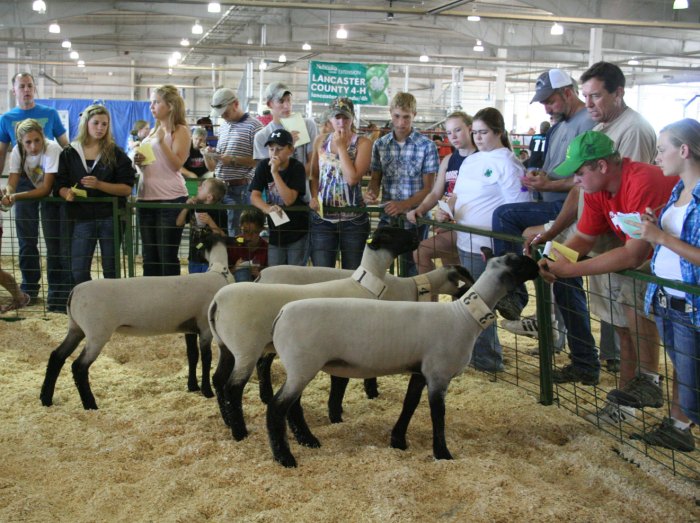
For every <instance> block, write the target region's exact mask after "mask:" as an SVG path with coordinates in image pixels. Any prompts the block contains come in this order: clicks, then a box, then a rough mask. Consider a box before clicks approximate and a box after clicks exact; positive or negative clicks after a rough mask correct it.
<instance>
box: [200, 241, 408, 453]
mask: <svg viewBox="0 0 700 523" xmlns="http://www.w3.org/2000/svg"><path fill="white" fill-rule="evenodd" d="M417 245H418V238H417V236H416V234H415V232H413V231H407V230H404V229H398V228H389V227H382V228H379V229H377V230H376V231H375V232H374V233H373V234H372V237H371V238H370V240H368V243H367V246H366V247H365V250H364V253H363V255H362V261H361V263H360V267H358V269H357V270H356V271H355V272H354V273H353V275H352V277H350V278H345V279H342V280H333V281H326V282H321V283H315V284H311V285H284V284H274V285H261V284H259V283H246V282H243V283H237V284H236V285H232V286H230V287H226V288H223V289H221V290H220V291H219V292H217V293H216V296H214V299H213V301H212V303H211V306H210V308H209V325H210V327H211V331H212V333H213V335H214V339H215V340H216V342H217V344H218V345H219V349H220V350H219V364H218V365H217V368H216V371H215V372H214V377H213V384H214V390H215V391H216V397H217V399H218V401H219V408H220V410H221V415H222V417H223V419H224V422H226V423H227V424H228V425H229V426H230V427H231V433H232V435H233V437H234V439H236V440H237V441H238V440H241V439H243V438H245V437H246V436H247V435H248V430H247V428H246V425H245V420H244V418H243V407H242V396H243V389H244V388H245V385H246V383H247V382H248V379H249V378H250V375H251V374H252V372H253V369H254V368H255V364H256V362H257V361H258V359H259V358H260V357H261V356H262V355H263V354H265V353H269V352H274V347H273V345H272V334H271V333H272V323H273V322H274V320H275V318H276V317H277V314H278V313H279V311H280V309H281V308H282V307H283V306H284V305H286V304H287V303H290V302H292V301H296V300H301V299H303V298H319V297H324V296H336V297H362V298H371V299H382V298H383V297H384V295H385V294H386V292H387V290H388V288H387V285H386V283H385V282H384V279H385V277H386V274H387V269H388V268H389V266H390V265H391V263H392V261H393V259H394V258H395V257H396V256H398V255H399V254H402V253H405V252H410V251H412V250H414V249H415V248H416V247H417ZM314 321H315V320H314V319H313V318H306V320H305V322H304V323H305V324H310V323H313V322H314Z"/></svg>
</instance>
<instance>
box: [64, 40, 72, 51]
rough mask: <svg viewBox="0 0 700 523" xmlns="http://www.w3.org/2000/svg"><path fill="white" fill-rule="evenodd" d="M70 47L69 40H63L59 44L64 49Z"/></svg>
mask: <svg viewBox="0 0 700 523" xmlns="http://www.w3.org/2000/svg"><path fill="white" fill-rule="evenodd" d="M71 45H72V44H71V43H70V40H63V42H61V47H63V48H64V49H70V48H71Z"/></svg>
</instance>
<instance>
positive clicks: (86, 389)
mask: <svg viewBox="0 0 700 523" xmlns="http://www.w3.org/2000/svg"><path fill="white" fill-rule="evenodd" d="M93 361H94V360H93ZM90 365H92V361H89V360H88V358H87V350H86V349H85V350H83V352H81V353H80V356H78V358H77V359H76V360H75V361H74V362H73V365H72V366H71V369H72V370H73V380H74V381H75V386H76V387H77V388H78V394H80V400H81V401H82V402H83V408H84V409H85V410H97V403H96V402H95V396H93V395H92V390H91V389H90Z"/></svg>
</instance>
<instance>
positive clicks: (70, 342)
mask: <svg viewBox="0 0 700 523" xmlns="http://www.w3.org/2000/svg"><path fill="white" fill-rule="evenodd" d="M84 337H85V336H84V335H83V334H82V333H74V332H69V333H68V335H67V336H66V338H65V339H64V340H63V342H62V343H61V344H60V345H59V346H58V348H56V350H54V351H53V352H52V353H51V356H50V357H49V362H48V364H47V365H46V376H44V383H43V384H42V385H41V393H40V394H39V399H41V404H42V405H43V406H44V407H50V406H51V405H53V394H54V391H55V390H56V380H58V375H59V374H60V373H61V369H62V368H63V365H64V364H65V363H66V359H67V358H68V356H70V355H71V354H72V353H73V351H74V350H75V349H76V347H77V346H78V344H79V343H80V342H81V341H82V339H83V338H84Z"/></svg>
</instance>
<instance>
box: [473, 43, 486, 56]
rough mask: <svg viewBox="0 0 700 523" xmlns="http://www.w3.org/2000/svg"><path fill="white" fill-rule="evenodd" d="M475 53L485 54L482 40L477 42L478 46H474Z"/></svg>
mask: <svg viewBox="0 0 700 523" xmlns="http://www.w3.org/2000/svg"><path fill="white" fill-rule="evenodd" d="M473 49H474V51H476V52H477V53H483V52H484V46H483V45H482V44H481V40H477V41H476V45H475V46H474V48H473Z"/></svg>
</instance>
